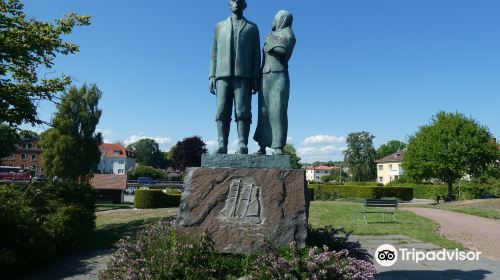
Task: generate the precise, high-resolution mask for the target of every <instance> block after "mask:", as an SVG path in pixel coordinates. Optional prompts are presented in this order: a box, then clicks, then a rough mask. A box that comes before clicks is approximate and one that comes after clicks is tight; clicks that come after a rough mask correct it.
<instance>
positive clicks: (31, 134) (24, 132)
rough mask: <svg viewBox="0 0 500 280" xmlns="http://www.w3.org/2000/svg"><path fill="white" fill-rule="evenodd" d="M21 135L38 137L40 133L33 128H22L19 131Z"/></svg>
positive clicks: (23, 136)
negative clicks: (32, 129)
mask: <svg viewBox="0 0 500 280" xmlns="http://www.w3.org/2000/svg"><path fill="white" fill-rule="evenodd" d="M18 134H19V137H21V138H36V137H38V136H39V135H38V133H36V132H34V131H31V130H21V131H19V133H18Z"/></svg>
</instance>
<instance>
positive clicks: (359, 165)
mask: <svg viewBox="0 0 500 280" xmlns="http://www.w3.org/2000/svg"><path fill="white" fill-rule="evenodd" d="M374 138H375V136H373V135H371V134H370V133H368V132H366V131H362V132H355V133H351V134H349V136H348V137H347V150H345V151H344V162H345V164H346V165H347V166H348V167H349V170H350V172H351V173H352V179H353V180H354V181H357V182H367V181H371V180H374V179H375V177H376V176H377V170H376V167H375V163H374V161H375V157H376V153H377V152H376V151H375V148H374V147H373V139H374Z"/></svg>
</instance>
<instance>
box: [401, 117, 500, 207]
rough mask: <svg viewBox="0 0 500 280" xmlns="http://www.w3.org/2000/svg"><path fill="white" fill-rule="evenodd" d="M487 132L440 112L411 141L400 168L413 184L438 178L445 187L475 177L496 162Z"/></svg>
mask: <svg viewBox="0 0 500 280" xmlns="http://www.w3.org/2000/svg"><path fill="white" fill-rule="evenodd" d="M491 139H492V135H491V133H490V132H489V130H488V128H487V127H485V126H482V125H480V124H479V123H477V122H476V121H475V120H474V119H472V118H467V117H465V116H464V115H463V114H460V113H446V112H439V113H438V114H437V115H435V116H434V117H433V118H432V121H431V123H430V124H429V125H424V126H422V127H420V129H419V130H418V132H417V133H416V134H415V135H413V136H411V137H410V141H409V143H408V148H407V151H406V153H405V157H404V162H403V168H404V170H405V174H406V176H408V177H409V178H411V179H412V180H414V181H417V182H420V181H422V180H423V179H430V178H438V179H440V180H441V181H443V182H445V183H446V184H447V185H448V197H449V198H450V199H451V198H452V187H453V183H455V181H457V180H458V179H461V178H463V177H464V176H465V175H470V176H472V177H478V176H481V175H482V174H484V173H485V172H486V171H487V170H488V167H489V166H491V165H492V164H494V162H495V161H496V160H498V156H499V154H498V150H497V149H496V145H495V144H493V143H492V141H491Z"/></svg>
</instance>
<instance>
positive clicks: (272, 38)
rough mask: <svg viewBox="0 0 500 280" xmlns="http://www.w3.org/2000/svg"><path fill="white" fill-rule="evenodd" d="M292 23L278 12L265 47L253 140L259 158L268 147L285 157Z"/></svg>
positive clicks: (292, 38) (290, 18)
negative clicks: (257, 144)
mask: <svg viewBox="0 0 500 280" xmlns="http://www.w3.org/2000/svg"><path fill="white" fill-rule="evenodd" d="M292 21H293V16H292V14H291V13H290V12H287V11H279V12H278V13H277V14H276V16H275V18H274V22H273V28H272V30H273V31H272V32H271V33H270V34H269V35H267V37H266V42H265V44H264V50H263V53H264V56H263V57H264V58H263V60H264V61H263V64H262V65H263V66H262V86H261V90H260V93H259V109H258V110H259V114H258V115H259V120H258V123H257V129H256V131H255V135H254V137H253V138H254V139H255V141H257V143H259V146H260V149H259V151H258V152H257V153H256V154H258V155H265V154H266V147H270V148H273V149H274V154H275V155H282V154H283V147H284V146H285V144H286V138H287V133H288V115H287V111H288V96H289V95H290V79H289V76H288V61H289V60H290V57H291V56H292V52H293V48H294V47H295V35H294V34H293V31H292Z"/></svg>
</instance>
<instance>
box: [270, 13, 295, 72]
mask: <svg viewBox="0 0 500 280" xmlns="http://www.w3.org/2000/svg"><path fill="white" fill-rule="evenodd" d="M292 23H293V15H292V14H291V13H290V12H288V11H279V12H278V13H277V14H276V16H275V17H274V21H273V32H271V34H269V35H268V36H267V38H266V47H265V49H268V50H271V49H273V48H275V47H282V48H284V49H285V50H286V52H287V56H286V57H285V63H286V62H288V60H289V59H290V57H291V56H292V52H293V48H294V47H295V41H296V39H295V34H294V33H293V30H292Z"/></svg>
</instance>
